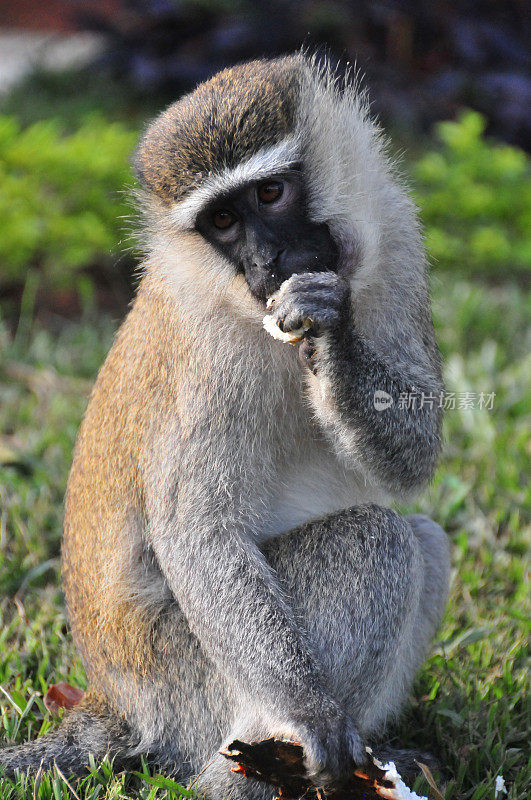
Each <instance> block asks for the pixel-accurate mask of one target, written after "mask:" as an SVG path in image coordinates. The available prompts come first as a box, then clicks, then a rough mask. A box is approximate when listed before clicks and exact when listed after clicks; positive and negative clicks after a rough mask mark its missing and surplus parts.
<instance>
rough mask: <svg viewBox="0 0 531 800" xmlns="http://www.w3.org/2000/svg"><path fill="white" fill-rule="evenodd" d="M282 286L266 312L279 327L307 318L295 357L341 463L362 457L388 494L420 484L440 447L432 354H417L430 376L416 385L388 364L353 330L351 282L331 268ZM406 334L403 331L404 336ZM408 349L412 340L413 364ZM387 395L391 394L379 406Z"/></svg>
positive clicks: (436, 368)
mask: <svg viewBox="0 0 531 800" xmlns="http://www.w3.org/2000/svg"><path fill="white" fill-rule="evenodd" d="M285 286H286V289H285V290H282V292H281V294H280V296H279V298H278V300H276V301H275V303H274V307H273V313H274V316H275V317H276V318H277V319H279V320H281V326H282V328H283V329H284V330H290V329H297V328H298V327H300V325H301V319H304V318H310V319H311V320H312V321H313V331H314V333H315V334H316V335H314V336H311V337H310V338H309V339H307V340H306V341H305V342H303V344H302V345H301V349H300V351H301V358H302V359H303V361H305V363H306V364H307V366H308V367H309V368H310V369H311V371H312V372H313V373H314V375H315V376H316V379H317V380H316V382H314V385H313V386H312V387H311V398H312V403H313V406H314V409H315V412H316V414H317V416H318V418H319V419H320V421H321V423H322V425H323V427H324V429H325V431H326V432H327V433H328V434H329V436H330V438H331V439H332V442H333V444H334V446H335V448H336V450H337V451H338V454H339V455H340V456H341V458H342V459H343V460H344V461H346V462H347V463H352V462H356V461H357V462H358V463H359V462H360V461H361V462H362V463H363V465H364V467H365V468H366V469H367V470H368V472H369V475H370V476H371V477H372V479H373V480H374V481H375V483H376V484H379V485H381V486H382V488H384V489H386V490H388V491H391V492H397V491H398V492H408V491H411V490H413V489H415V488H417V487H419V486H421V485H422V484H424V483H426V482H427V481H428V480H429V479H430V478H431V477H432V475H433V472H434V470H435V466H436V462H437V457H438V455H439V450H440V426H441V410H440V408H439V403H440V392H441V390H442V380H441V378H440V374H439V365H438V363H436V359H434V357H433V356H430V354H429V353H427V352H426V353H423V356H424V357H425V361H426V362H427V363H429V365H430V370H429V373H430V374H431V378H430V377H425V378H424V379H423V380H422V385H420V381H419V380H416V381H415V382H414V381H413V380H412V378H411V376H410V375H408V374H406V370H405V369H401V368H399V367H398V366H396V367H392V366H390V365H389V364H388V363H387V362H386V361H385V360H384V359H383V358H382V356H380V355H379V353H377V351H376V349H375V347H374V346H372V345H371V343H370V342H369V341H368V340H367V339H365V338H364V337H362V336H361V335H360V333H358V331H357V330H356V322H355V313H353V310H352V307H351V300H350V288H349V286H348V284H347V283H346V281H344V280H343V279H341V278H340V277H339V276H338V275H336V274H335V273H322V274H318V273H306V274H302V275H296V276H294V277H293V278H291V279H290V280H289V281H287V282H286V284H285ZM430 324H431V323H430ZM409 333H410V332H408V331H404V332H403V337H404V340H405V341H406V342H407V337H408V336H409ZM403 347H404V346H403ZM406 347H407V345H406ZM413 351H414V346H413V344H412V345H411V353H410V354H408V358H409V359H410V360H411V365H412V367H414V366H415V355H414V353H413ZM417 371H418V372H421V370H417ZM414 372H415V370H414V369H412V370H411V374H413V373H414ZM425 372H426V373H427V374H428V371H427V370H426V371H425ZM381 392H383V393H385V394H384V395H381V394H380V395H379V393H381ZM386 396H388V397H390V398H391V400H390V401H389V400H388V403H389V404H388V405H385V406H382V404H381V398H382V397H383V399H384V400H385V399H386ZM379 397H380V400H379Z"/></svg>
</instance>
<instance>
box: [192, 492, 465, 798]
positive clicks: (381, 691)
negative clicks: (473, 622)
mask: <svg viewBox="0 0 531 800" xmlns="http://www.w3.org/2000/svg"><path fill="white" fill-rule="evenodd" d="M263 550H264V554H265V555H266V558H267V560H268V561H269V563H270V564H271V565H272V566H273V567H274V569H275V570H276V573H277V575H278V578H279V580H280V583H281V586H282V588H283V590H284V592H285V594H286V596H287V598H288V599H289V601H290V603H291V604H292V605H293V607H294V609H295V612H296V615H297V619H299V621H300V624H301V627H302V628H303V629H304V630H305V631H306V633H307V636H308V639H309V640H310V644H311V646H312V647H313V649H314V651H315V652H316V653H317V658H318V662H319V663H320V664H321V665H322V666H323V667H324V669H325V671H326V679H327V682H328V685H329V687H330V689H331V691H332V693H333V694H334V696H335V697H336V698H337V699H338V700H339V701H340V702H341V703H342V704H343V705H344V706H345V707H347V708H348V709H350V710H351V712H352V713H353V714H355V715H356V717H357V722H358V725H359V729H360V731H361V733H362V734H363V735H364V736H365V737H368V736H371V735H372V736H374V737H380V736H382V734H383V732H384V727H385V723H386V721H387V720H388V719H390V718H392V717H393V716H395V715H396V713H397V712H398V710H399V709H400V707H401V705H402V704H403V702H404V700H405V698H406V697H407V694H408V692H409V690H410V688H411V684H412V681H413V678H414V675H415V672H416V670H417V668H418V667H419V666H420V664H421V662H422V660H423V658H424V656H425V654H426V652H427V649H428V646H429V642H430V639H431V637H432V635H433V634H434V632H435V629H436V626H437V624H438V622H439V620H440V617H441V615H442V612H443V610H444V605H445V602H446V595H447V587H448V574H449V548H448V543H447V538H446V534H445V533H444V531H443V530H442V529H441V528H440V527H439V526H438V525H436V523H434V522H432V521H431V520H429V519H428V518H427V517H420V516H415V517H409V518H408V519H407V520H405V519H403V518H402V517H400V516H399V515H398V514H397V513H396V512H394V511H391V510H389V509H384V508H380V507H377V506H360V507H355V508H351V509H347V510H344V511H340V512H338V513H336V514H332V515H330V516H328V517H326V518H324V519H323V520H317V521H315V522H310V523H308V524H306V525H303V526H301V527H300V528H297V529H295V530H293V531H290V532H289V533H287V534H284V535H282V536H279V537H277V538H275V539H272V540H269V541H268V542H267V543H266V544H265V545H264V547H263ZM289 668H290V665H289V664H286V669H289ZM270 734H271V731H269V732H268V731H266V730H263V729H261V728H260V726H257V727H256V729H254V728H253V722H252V719H246V709H245V708H243V709H242V712H241V714H240V717H239V718H238V720H237V722H236V724H235V725H234V727H233V731H232V734H231V735H233V736H234V738H245V737H247V739H249V738H255V739H256V738H263V737H264V736H267V735H270ZM199 785H200V787H201V788H202V789H203V790H204V791H206V793H207V796H208V797H209V798H210V797H211V798H212V799H214V798H219V797H224V796H227V797H230V798H252V800H255V798H256V799H257V800H258V799H259V798H267V800H269V799H270V798H271V797H272V793H271V791H270V790H266V789H264V788H263V787H260V786H259V785H258V784H256V783H254V782H251V781H246V780H245V779H244V778H242V777H241V776H233V775H231V774H230V772H229V770H228V768H227V765H226V764H225V763H223V759H222V758H221V757H214V759H213V761H212V763H211V765H210V766H209V767H208V769H207V770H206V771H205V773H204V774H203V776H202V777H201V779H200V781H199Z"/></svg>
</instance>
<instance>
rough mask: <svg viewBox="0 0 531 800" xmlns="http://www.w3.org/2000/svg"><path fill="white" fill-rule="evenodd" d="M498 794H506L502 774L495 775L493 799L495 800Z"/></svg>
mask: <svg viewBox="0 0 531 800" xmlns="http://www.w3.org/2000/svg"><path fill="white" fill-rule="evenodd" d="M500 794H507V789H506V788H505V780H504V778H503V775H496V784H495V786H494V800H496V799H497V797H498V795H500Z"/></svg>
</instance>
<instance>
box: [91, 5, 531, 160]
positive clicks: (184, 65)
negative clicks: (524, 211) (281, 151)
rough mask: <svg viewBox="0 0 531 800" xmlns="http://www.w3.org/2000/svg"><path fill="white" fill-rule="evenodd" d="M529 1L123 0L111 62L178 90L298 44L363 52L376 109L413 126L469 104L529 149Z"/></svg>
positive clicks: (104, 22)
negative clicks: (231, 67) (239, 62)
mask: <svg viewBox="0 0 531 800" xmlns="http://www.w3.org/2000/svg"><path fill="white" fill-rule="evenodd" d="M529 8H530V7H529V4H528V2H527V0H453V1H452V0H450V2H442V0H441V1H438V0H433V1H430V0H425V1H424V2H422V0H416V1H415V0H380V1H379V2H375V1H374V0H350V1H349V0H269V2H264V1H261V0H256V1H255V2H253V1H252V0H121V2H120V10H119V11H118V13H116V14H114V15H113V16H112V17H105V18H104V17H98V16H97V15H95V14H94V13H93V12H92V13H91V12H85V13H84V17H83V20H82V22H83V25H84V26H90V27H92V28H94V29H97V30H103V31H105V32H106V33H107V34H108V35H109V41H110V46H109V49H108V51H107V53H106V56H105V59H104V63H102V67H103V66H105V67H107V68H110V69H111V70H112V71H113V73H114V74H116V75H118V76H120V77H124V76H125V77H126V78H127V79H128V80H129V81H130V82H131V83H132V85H133V86H134V87H135V88H136V89H137V90H139V91H140V92H141V93H153V92H158V91H162V92H171V93H173V95H172V96H178V94H180V93H181V92H183V91H187V90H189V89H190V88H192V87H193V86H194V85H195V84H197V83H198V82H199V81H201V80H204V79H205V78H207V77H209V76H210V75H212V74H213V73H214V72H216V71H217V70H219V69H220V68H222V67H224V66H228V65H230V64H234V63H235V62H238V61H243V60H245V59H249V58H256V57H260V56H272V55H276V54H281V53H286V52H289V51H292V50H295V49H297V48H298V47H300V46H301V45H303V46H306V47H307V48H308V49H309V50H311V51H314V52H315V51H316V52H317V53H319V54H321V55H322V56H323V57H324V56H325V55H326V56H327V57H328V58H330V59H331V61H332V62H338V63H339V64H340V65H341V64H343V65H344V64H345V63H346V62H347V61H350V62H355V63H356V64H357V65H358V67H359V68H360V69H361V71H362V73H363V74H364V75H365V76H366V82H367V84H368V85H369V86H370V88H371V98H372V101H373V107H374V110H375V112H376V113H377V114H378V115H379V116H380V118H381V119H382V120H383V121H384V122H385V123H387V124H389V123H391V124H393V125H394V126H396V127H400V128H402V129H404V130H405V131H411V133H412V134H414V135H416V134H418V133H419V132H423V131H426V130H428V129H429V128H430V127H431V125H432V123H433V122H434V121H435V120H437V119H441V118H448V117H453V116H455V113H456V111H457V110H458V109H459V108H461V107H463V106H470V107H472V108H475V109H477V110H478V111H481V112H482V113H483V114H484V115H485V116H486V118H487V120H488V126H489V127H488V132H489V133H493V134H496V135H498V136H500V137H502V138H504V139H506V140H507V141H509V142H512V143H514V144H518V145H520V146H523V147H527V148H529V144H530V142H531V76H530V71H529V67H530V52H529V48H528V46H527V45H528V42H529V41H530V20H531V13H530V10H529Z"/></svg>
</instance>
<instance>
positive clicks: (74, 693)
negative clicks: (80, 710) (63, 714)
mask: <svg viewBox="0 0 531 800" xmlns="http://www.w3.org/2000/svg"><path fill="white" fill-rule="evenodd" d="M84 694H85V692H84V691H83V690H82V689H78V688H77V687H76V686H70V684H69V683H63V682H61V683H52V684H51V685H50V686H48V691H47V692H46V694H45V695H44V705H45V706H46V708H47V709H48V711H49V712H50V714H58V713H59V709H60V708H73V707H74V706H77V704H78V703H80V702H81V700H82V699H83V695H84Z"/></svg>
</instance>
